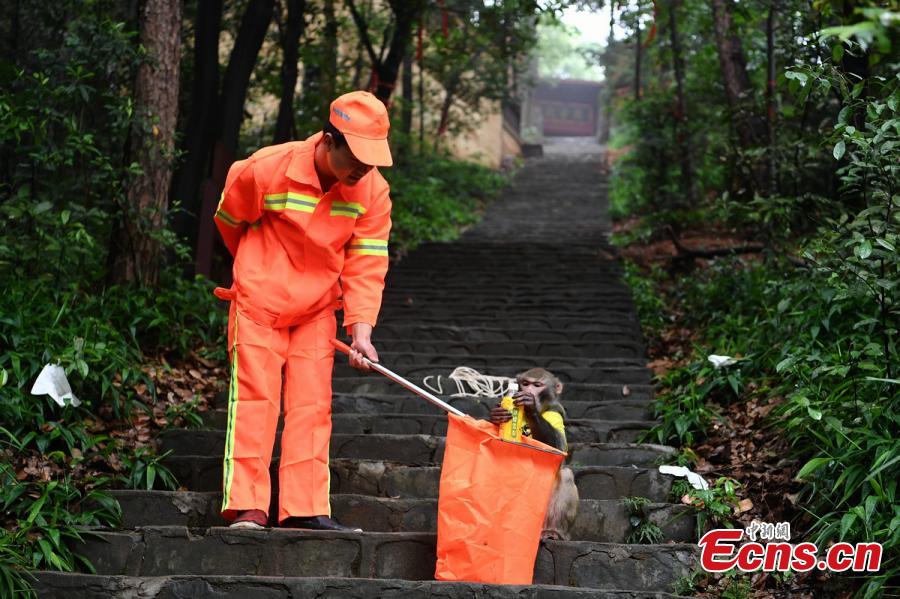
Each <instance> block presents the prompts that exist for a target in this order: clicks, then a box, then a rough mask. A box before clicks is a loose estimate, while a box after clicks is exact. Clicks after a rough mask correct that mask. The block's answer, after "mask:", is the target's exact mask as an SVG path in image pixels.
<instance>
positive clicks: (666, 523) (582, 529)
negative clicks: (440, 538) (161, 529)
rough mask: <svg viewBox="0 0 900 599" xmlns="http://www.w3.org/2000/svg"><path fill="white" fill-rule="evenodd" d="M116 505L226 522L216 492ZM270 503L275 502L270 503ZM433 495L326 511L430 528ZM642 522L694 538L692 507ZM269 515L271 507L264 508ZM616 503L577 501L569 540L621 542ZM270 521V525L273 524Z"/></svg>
mask: <svg viewBox="0 0 900 599" xmlns="http://www.w3.org/2000/svg"><path fill="white" fill-rule="evenodd" d="M110 494H111V495H112V496H113V497H115V498H116V499H117V500H118V501H119V505H120V506H121V507H122V528H123V529H132V528H138V527H143V526H187V527H190V528H208V527H211V526H227V523H226V522H225V520H224V519H223V518H222V516H221V514H220V509H221V505H222V494H221V493H218V492H205V493H197V492H190V491H131V490H129V491H112V492H110ZM273 505H275V504H273ZM437 509H438V506H437V499H395V498H392V497H373V496H370V495H332V496H331V511H332V515H333V516H334V517H335V518H337V520H338V521H339V522H341V523H342V524H346V525H348V526H357V527H359V528H362V529H363V530H365V531H366V532H436V531H437ZM643 509H644V512H643V513H644V514H645V520H646V521H647V522H650V523H653V524H655V525H657V526H658V527H659V528H660V530H662V532H663V534H664V535H665V538H666V540H667V541H676V542H679V543H690V542H692V541H694V540H696V534H695V524H696V518H694V511H693V510H692V509H691V508H689V507H688V506H685V505H679V504H669V503H653V504H650V505H647V506H644V508H643ZM270 513H271V514H274V513H275V510H274V509H271V510H270ZM631 518H632V515H631V512H630V510H629V509H628V507H627V506H626V504H625V503H624V502H622V501H617V500H609V499H606V500H603V499H582V500H581V502H580V505H579V508H578V515H577V516H576V518H575V523H574V524H573V526H572V530H571V531H570V534H571V537H572V540H573V541H594V542H598V543H626V542H627V541H628V536H629V534H631V532H632V531H633V530H634V524H633V523H632V522H631ZM270 524H272V525H274V524H275V523H274V522H271V523H270Z"/></svg>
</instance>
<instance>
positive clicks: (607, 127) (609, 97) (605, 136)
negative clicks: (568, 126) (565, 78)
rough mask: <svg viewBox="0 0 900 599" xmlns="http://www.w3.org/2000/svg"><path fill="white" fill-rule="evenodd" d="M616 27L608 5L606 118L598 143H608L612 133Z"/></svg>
mask: <svg viewBox="0 0 900 599" xmlns="http://www.w3.org/2000/svg"><path fill="white" fill-rule="evenodd" d="M615 25H616V3H615V2H610V3H609V35H607V37H606V60H605V61H604V62H605V64H604V67H605V69H604V70H605V76H604V79H605V83H604V85H605V86H606V118H605V119H603V132H602V133H601V134H600V143H604V144H605V143H609V136H610V134H611V132H612V113H613V98H615V93H616V92H615V85H614V84H613V80H612V66H613V53H612V47H613V43H614V42H615V41H616V36H615V35H614V33H613V28H614V27H615Z"/></svg>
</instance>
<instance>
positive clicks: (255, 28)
mask: <svg viewBox="0 0 900 599" xmlns="http://www.w3.org/2000/svg"><path fill="white" fill-rule="evenodd" d="M274 6H275V0H250V2H249V4H248V5H247V10H246V11H245V12H244V16H243V18H242V19H241V26H240V28H239V29H238V35H237V39H236V40H235V42H234V48H233V49H232V50H231V57H230V58H229V59H228V67H227V68H226V69H225V77H224V79H223V81H222V94H221V96H220V98H219V106H220V107H221V117H220V119H219V131H220V133H219V141H220V142H221V143H222V145H223V146H224V149H225V150H226V151H227V152H228V153H230V154H231V155H232V156H235V155H236V154H237V147H238V137H239V135H240V131H241V123H242V122H243V120H244V102H245V100H246V98H247V87H248V85H249V84H250V75H252V74H253V67H254V66H256V58H257V56H258V55H259V49H260V48H261V47H262V43H263V39H264V38H265V36H266V30H267V29H268V28H269V22H270V21H271V20H272V10H273V8H274Z"/></svg>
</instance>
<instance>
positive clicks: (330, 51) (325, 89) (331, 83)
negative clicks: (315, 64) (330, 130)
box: [321, 0, 338, 121]
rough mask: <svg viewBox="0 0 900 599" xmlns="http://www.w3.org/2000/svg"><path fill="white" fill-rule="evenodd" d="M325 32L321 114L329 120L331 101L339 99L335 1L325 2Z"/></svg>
mask: <svg viewBox="0 0 900 599" xmlns="http://www.w3.org/2000/svg"><path fill="white" fill-rule="evenodd" d="M323 12H324V13H325V31H324V38H325V39H324V40H323V44H322V81H321V92H322V95H321V99H322V109H321V114H322V118H323V119H324V120H326V121H327V120H328V117H329V114H328V111H329V109H330V106H331V101H332V100H334V99H335V97H337V75H338V21H337V17H335V15H334V0H325V3H324V10H323Z"/></svg>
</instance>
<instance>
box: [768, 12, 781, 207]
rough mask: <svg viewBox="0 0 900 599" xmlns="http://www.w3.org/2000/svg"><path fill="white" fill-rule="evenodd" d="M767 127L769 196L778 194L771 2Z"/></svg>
mask: <svg viewBox="0 0 900 599" xmlns="http://www.w3.org/2000/svg"><path fill="white" fill-rule="evenodd" d="M766 66H767V68H766V81H767V85H766V127H767V133H768V136H767V137H768V140H769V152H768V154H769V194H777V193H778V175H777V171H776V170H775V168H776V166H775V2H774V1H770V2H769V15H768V17H767V18H766Z"/></svg>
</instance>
